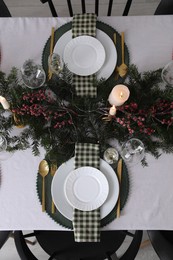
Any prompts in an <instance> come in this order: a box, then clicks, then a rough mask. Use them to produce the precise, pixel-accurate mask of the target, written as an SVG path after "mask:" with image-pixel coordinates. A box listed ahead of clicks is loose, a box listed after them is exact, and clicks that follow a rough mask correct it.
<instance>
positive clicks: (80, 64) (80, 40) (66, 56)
mask: <svg viewBox="0 0 173 260" xmlns="http://www.w3.org/2000/svg"><path fill="white" fill-rule="evenodd" d="M63 61H64V63H65V64H66V65H67V67H68V69H69V70H70V71H71V72H73V73H74V74H76V75H80V76H88V75H92V74H94V73H96V72H97V71H98V70H99V69H100V68H101V67H102V65H103V63H104V61H105V50H104V47H103V45H102V44H101V43H100V41H99V40H97V39H96V38H94V37H91V36H86V35H83V36H79V37H76V38H73V39H72V40H70V41H69V42H68V43H67V45H66V46H65V48H64V53H63Z"/></svg>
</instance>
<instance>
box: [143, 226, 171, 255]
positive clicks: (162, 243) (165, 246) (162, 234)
mask: <svg viewBox="0 0 173 260" xmlns="http://www.w3.org/2000/svg"><path fill="white" fill-rule="evenodd" d="M148 236H149V239H150V241H151V244H152V246H153V248H154V250H155V251H156V253H157V255H158V257H159V258H160V260H172V259H173V231H164V230H148Z"/></svg>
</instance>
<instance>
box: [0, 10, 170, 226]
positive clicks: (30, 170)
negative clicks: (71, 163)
mask: <svg viewBox="0 0 173 260" xmlns="http://www.w3.org/2000/svg"><path fill="white" fill-rule="evenodd" d="M97 20H98V21H100V22H102V23H103V24H106V25H109V26H111V27H112V28H114V29H115V30H116V31H117V32H118V33H119V34H121V32H124V35H125V43H126V46H127V47H128V52H129V63H130V64H135V65H136V66H137V68H138V70H139V72H140V73H142V72H145V71H152V70H157V69H160V68H163V67H164V66H165V65H166V64H167V63H168V62H169V61H171V60H172V54H173V33H172V26H173V16H172V15H160V16H159V15H158V16H152V15H151V16H127V17H121V16H112V17H97ZM71 21H72V18H71V17H58V18H51V17H46V18H40V17H36V18H35V17H32V18H29V17H13V18H0V51H1V61H0V70H1V71H3V72H4V73H6V74H8V73H10V71H11V68H12V67H16V68H18V69H19V70H20V68H21V67H22V66H23V64H24V62H25V61H26V60H28V59H32V60H34V62H36V63H37V64H42V62H43V60H42V54H43V50H44V48H45V46H46V43H47V41H48V39H49V37H50V34H51V29H52V27H54V28H55V30H56V29H58V28H60V27H61V26H64V25H65V24H67V23H69V22H71ZM108 65H109V64H108ZM16 84H17V83H16ZM124 84H125V83H124ZM7 113H10V112H7ZM1 124H2V123H1ZM21 131H22V129H21V128H16V127H14V129H12V132H14V133H15V134H16V135H17V134H19V133H21ZM172 134H173V133H172ZM116 143H117V142H116V140H114V139H112V140H111V145H112V146H115V147H116ZM39 151H40V154H39V155H37V156H35V155H34V154H33V152H32V149H30V148H28V149H26V150H18V151H15V152H13V153H12V155H10V156H7V158H5V160H1V161H0V211H1V213H0V230H69V228H68V227H67V226H65V225H62V224H61V223H58V222H57V221H55V220H54V219H53V218H52V217H50V215H49V214H48V213H47V212H46V211H45V212H42V207H41V202H40V199H39V194H38V186H37V178H38V175H37V173H38V166H39V163H40V161H41V160H43V159H44V158H45V150H44V148H43V147H40V148H39ZM145 156H146V161H147V163H148V166H146V167H144V166H143V165H142V164H141V163H138V164H135V165H131V164H130V163H129V164H128V163H127V170H128V179H129V191H128V197H127V200H126V203H125V205H124V207H123V209H122V210H121V214H120V217H119V218H117V217H115V218H113V219H111V221H108V222H107V223H106V224H105V225H104V226H103V227H102V230H173V221H172V216H173V207H172V204H173V192H172V183H173V153H164V152H162V151H161V155H160V156H159V158H157V159H156V158H155V157H154V156H152V155H151V154H149V153H147V152H146V154H145ZM61 174H63V171H62V172H61Z"/></svg>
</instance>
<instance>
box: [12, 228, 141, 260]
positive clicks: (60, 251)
mask: <svg viewBox="0 0 173 260" xmlns="http://www.w3.org/2000/svg"><path fill="white" fill-rule="evenodd" d="M142 234H143V232H142V231H136V232H135V233H134V234H132V233H130V232H127V231H102V232H101V242H99V243H76V242H75V241H74V235H73V232H72V231H35V232H34V235H35V237H36V238H37V241H38V243H39V244H40V246H41V247H42V248H43V250H44V251H45V252H46V253H47V254H48V255H50V257H49V258H48V259H49V260H53V259H59V260H65V259H66V260H68V259H70V260H80V259H81V260H104V259H105V258H107V259H109V260H111V259H112V258H111V255H112V254H115V255H114V259H115V258H117V260H118V259H120V260H134V259H135V257H136V255H137V253H138V250H139V248H140V244H141V240H142ZM129 235H130V236H131V237H132V241H131V243H130V245H129V247H128V249H127V250H126V252H125V253H124V254H123V255H122V256H121V257H120V258H118V257H117V256H116V251H117V250H118V249H119V247H120V246H121V245H122V244H123V242H124V239H125V238H126V236H129ZM14 238H15V244H16V248H17V251H18V254H19V256H20V258H21V259H22V260H37V258H36V257H35V256H34V254H33V253H32V252H31V250H30V249H29V248H28V246H27V244H26V241H25V238H24V235H23V233H22V231H15V232H14Z"/></svg>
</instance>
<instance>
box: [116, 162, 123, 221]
mask: <svg viewBox="0 0 173 260" xmlns="http://www.w3.org/2000/svg"><path fill="white" fill-rule="evenodd" d="M122 162H123V161H122V159H120V160H119V161H118V166H117V175H118V180H119V187H120V191H119V197H118V203H117V218H119V217H120V192H121V176H122Z"/></svg>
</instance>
